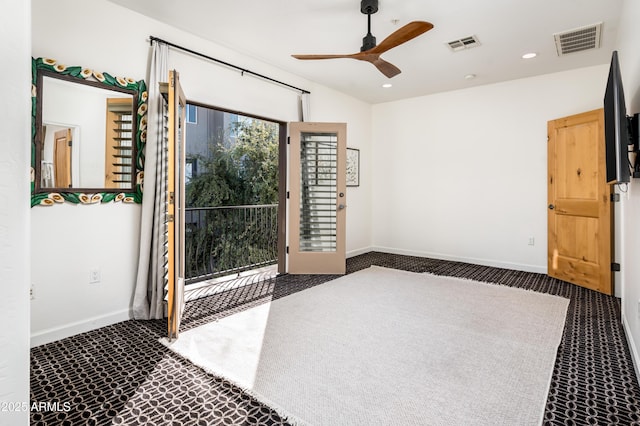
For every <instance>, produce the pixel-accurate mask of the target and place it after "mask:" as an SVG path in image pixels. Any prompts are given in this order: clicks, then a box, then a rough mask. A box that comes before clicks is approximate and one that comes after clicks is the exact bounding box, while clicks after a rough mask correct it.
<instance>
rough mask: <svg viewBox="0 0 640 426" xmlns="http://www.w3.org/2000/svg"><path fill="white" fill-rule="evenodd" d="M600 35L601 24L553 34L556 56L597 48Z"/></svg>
mask: <svg viewBox="0 0 640 426" xmlns="http://www.w3.org/2000/svg"><path fill="white" fill-rule="evenodd" d="M601 33H602V22H599V23H597V24H593V25H587V26H586V27H580V28H575V29H573V30H569V31H564V32H561V33H556V34H554V35H553V38H554V39H555V41H556V50H557V52H558V56H563V55H566V54H569V53H574V52H582V51H583V50H591V49H597V48H599V47H600V34H601Z"/></svg>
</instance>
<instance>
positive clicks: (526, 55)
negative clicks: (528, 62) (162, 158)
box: [522, 52, 538, 59]
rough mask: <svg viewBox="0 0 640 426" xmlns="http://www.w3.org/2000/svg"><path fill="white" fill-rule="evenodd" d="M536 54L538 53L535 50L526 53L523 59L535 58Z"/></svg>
mask: <svg viewBox="0 0 640 426" xmlns="http://www.w3.org/2000/svg"><path fill="white" fill-rule="evenodd" d="M536 56H538V54H537V53H534V52H530V53H525V54H524V55H522V59H533V58H535V57H536Z"/></svg>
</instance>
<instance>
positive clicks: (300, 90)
mask: <svg viewBox="0 0 640 426" xmlns="http://www.w3.org/2000/svg"><path fill="white" fill-rule="evenodd" d="M154 40H155V41H157V42H160V43H164V44H166V45H167V46H171V47H173V48H175V49H180V50H183V51H185V52H188V53H191V54H193V55H196V56H200V57H202V58H205V59H208V60H210V61H213V62H217V63H218V64H221V65H224V66H227V67H230V68H233V69H236V70H238V71H241V72H242V74H243V75H244V74H245V73H246V74H251V75H252V76H254V77H258V78H261V79H263V80H267V81H270V82H272V83H276V84H279V85H281V86H285V87H288V88H289V89H294V90H297V91H299V92H302V93H303V94H304V93H311V92H309V91H308V90H304V89H301V88H299V87H296V86H292V85H290V84H287V83H284V82H282V81H280V80H276V79H274V78H271V77H267V76H266V75H263V74H259V73H257V72H253V71H251V70H248V69H246V68H242V67H239V66H237V65H233V64H230V63H229V62H225V61H221V60H220V59H216V58H212V57H211V56H207V55H205V54H204V53H200V52H196V51H195V50H191V49H189V48H186V47H183V46H179V45H177V44H174V43H171V42H168V41H166V40H162V39H161V38H158V37H154V36H149V42H150V43H151V42H153V41H154Z"/></svg>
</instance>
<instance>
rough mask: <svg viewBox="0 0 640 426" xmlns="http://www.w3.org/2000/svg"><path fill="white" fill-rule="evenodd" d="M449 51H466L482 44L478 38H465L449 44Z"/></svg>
mask: <svg viewBox="0 0 640 426" xmlns="http://www.w3.org/2000/svg"><path fill="white" fill-rule="evenodd" d="M447 45H448V46H449V49H451V50H452V51H454V52H457V51H459V50H464V49H471V48H472V47H476V46H480V42H479V41H478V39H477V38H476V36H469V37H464V38H461V39H458V40H453V41H450V42H448V43H447Z"/></svg>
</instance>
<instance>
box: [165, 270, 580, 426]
mask: <svg viewBox="0 0 640 426" xmlns="http://www.w3.org/2000/svg"><path fill="white" fill-rule="evenodd" d="M568 305H569V300H568V299H564V298H561V297H557V296H551V295H546V294H541V293H536V292H532V291H527V290H521V289H516V288H511V287H506V286H500V285H492V284H485V283H479V282H474V281H469V280H462V279H457V278H450V277H440V276H435V275H431V274H419V273H412V272H406V271H399V270H394V269H387V268H381V267H371V268H368V269H365V270H363V271H359V272H355V273H352V274H349V275H346V276H344V277H341V278H338V279H336V280H334V281H330V282H328V283H325V284H322V285H319V286H317V287H313V288H310V289H307V290H304V291H301V292H298V293H295V294H292V295H289V296H286V297H284V298H281V299H278V300H275V301H272V302H270V303H267V304H263V305H260V306H257V307H254V308H251V309H249V310H246V311H243V312H240V313H237V314H234V315H231V316H229V317H226V318H223V319H221V320H219V321H217V322H213V323H210V324H206V325H204V326H201V327H198V328H195V329H192V330H189V331H186V332H184V333H182V334H181V335H180V337H179V339H178V340H177V341H176V342H173V343H171V344H169V343H168V342H166V341H164V342H163V343H164V344H166V345H167V346H168V347H170V348H171V349H172V350H174V351H175V352H177V353H178V354H180V355H182V356H183V357H185V358H187V359H189V360H190V361H191V362H193V363H194V364H196V365H198V366H200V367H202V368H204V369H205V370H206V371H208V372H210V373H213V374H215V375H218V376H222V377H224V378H226V379H228V380H230V381H231V382H233V383H235V384H237V385H238V386H240V387H242V388H243V389H245V390H246V391H247V392H248V393H250V394H251V395H254V396H255V397H256V398H257V399H259V400H260V401H262V402H264V403H266V404H267V405H269V406H271V407H272V408H274V409H275V410H276V411H278V413H280V414H281V415H282V416H283V417H285V418H286V419H287V420H288V421H289V422H291V423H293V424H310V425H330V426H336V425H390V424H396V425H492V426H495V425H510V426H511V425H520V426H522V425H539V424H541V422H542V418H543V415H544V407H545V402H546V398H547V392H548V389H549V383H550V381H551V374H552V370H553V366H554V362H555V358H556V351H557V347H558V345H559V343H560V339H561V337H562V331H563V327H564V321H565V316H566V311H567V307H568Z"/></svg>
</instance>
